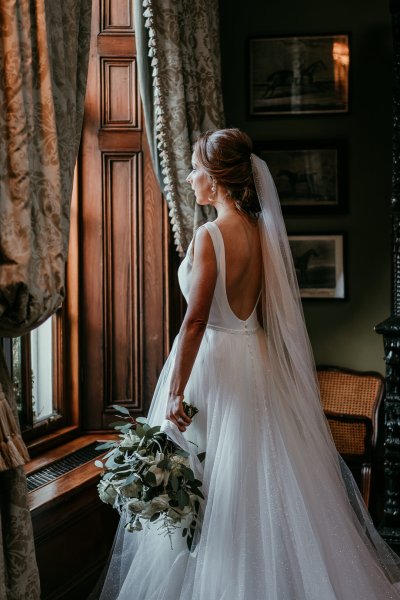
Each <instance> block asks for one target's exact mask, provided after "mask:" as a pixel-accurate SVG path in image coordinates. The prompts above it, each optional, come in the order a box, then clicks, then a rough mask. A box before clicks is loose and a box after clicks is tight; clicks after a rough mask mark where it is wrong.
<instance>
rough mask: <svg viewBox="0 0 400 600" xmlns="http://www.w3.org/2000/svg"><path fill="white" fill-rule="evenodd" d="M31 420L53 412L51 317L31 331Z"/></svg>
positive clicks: (40, 418)
mask: <svg viewBox="0 0 400 600" xmlns="http://www.w3.org/2000/svg"><path fill="white" fill-rule="evenodd" d="M30 335H31V370H32V372H31V377H32V414H33V422H34V423H36V422H37V421H41V420H42V419H46V418H47V417H49V416H51V415H52V414H53V412H54V411H53V357H52V319H51V318H50V319H47V321H45V322H44V323H43V324H42V325H41V326H40V327H37V328H36V329H34V330H33V331H32V332H31V334H30Z"/></svg>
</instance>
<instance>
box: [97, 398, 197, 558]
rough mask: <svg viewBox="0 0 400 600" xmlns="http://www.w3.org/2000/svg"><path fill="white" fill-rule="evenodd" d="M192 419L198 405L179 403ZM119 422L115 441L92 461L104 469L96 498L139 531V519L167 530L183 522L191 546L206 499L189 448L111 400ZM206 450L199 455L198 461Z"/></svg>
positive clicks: (131, 527)
mask: <svg viewBox="0 0 400 600" xmlns="http://www.w3.org/2000/svg"><path fill="white" fill-rule="evenodd" d="M183 405H184V410H185V413H186V414H187V415H188V416H189V417H190V418H192V417H193V416H194V415H195V414H196V413H197V412H198V409H197V408H195V407H194V406H191V405H189V404H187V403H186V402H184V403H183ZM113 408H115V410H116V411H117V412H118V413H119V417H120V418H121V420H120V421H118V422H116V423H112V425H113V426H114V428H115V429H116V430H117V431H118V433H119V438H120V439H119V440H118V441H110V442H105V443H103V444H101V445H100V446H98V447H97V449H98V450H109V452H107V454H106V455H105V456H104V457H103V459H102V460H101V461H100V460H96V461H95V465H96V466H97V467H99V468H101V469H103V472H102V474H101V478H100V482H99V484H98V486H97V488H98V492H99V497H100V499H101V500H102V501H103V502H105V503H107V504H111V506H113V507H114V508H116V509H117V510H118V511H119V513H120V514H121V515H124V516H125V517H126V525H125V527H126V528H127V530H128V531H131V532H133V531H141V530H142V529H143V522H147V523H149V522H152V523H153V522H156V523H157V524H159V527H158V530H159V533H161V534H164V535H168V536H169V537H170V540H171V539H172V538H171V534H172V533H173V531H174V530H175V529H176V528H179V527H182V526H183V528H182V535H183V537H186V541H187V545H188V548H189V550H190V549H191V547H192V542H193V537H194V532H195V528H196V523H197V520H198V518H199V510H200V501H199V498H204V496H203V494H202V492H201V491H200V487H201V485H202V482H201V481H200V480H199V479H196V477H195V475H194V473H193V470H192V469H191V468H190V462H189V453H188V452H186V451H185V450H183V449H182V448H180V447H179V446H177V445H176V444H175V443H174V442H172V441H171V440H170V439H169V438H168V437H167V435H166V434H165V433H164V432H162V431H161V428H160V426H156V427H150V425H149V424H148V423H147V422H146V419H145V418H143V417H138V418H137V419H134V418H133V417H131V416H130V414H129V411H128V409H127V408H125V407H123V406H118V405H113ZM204 456H205V454H204V453H201V454H198V455H197V458H198V459H199V460H200V461H203V460H204Z"/></svg>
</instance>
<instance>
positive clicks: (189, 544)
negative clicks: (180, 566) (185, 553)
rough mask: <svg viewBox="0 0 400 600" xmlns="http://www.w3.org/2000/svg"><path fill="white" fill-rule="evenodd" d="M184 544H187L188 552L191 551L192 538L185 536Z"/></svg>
mask: <svg viewBox="0 0 400 600" xmlns="http://www.w3.org/2000/svg"><path fill="white" fill-rule="evenodd" d="M186 543H187V547H188V549H189V550H191V549H192V543H193V538H192V537H189V536H187V538H186Z"/></svg>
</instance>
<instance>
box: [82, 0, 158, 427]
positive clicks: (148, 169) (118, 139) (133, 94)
mask: <svg viewBox="0 0 400 600" xmlns="http://www.w3.org/2000/svg"><path fill="white" fill-rule="evenodd" d="M129 3H130V0H129ZM128 10H129V11H130V10H131V8H130V7H129V9H128V8H127V4H124V3H123V2H115V3H114V0H110V1H109V2H108V1H107V0H94V2H93V14H92V37H91V47H90V59H89V75H88V84H87V93H86V99H85V115H84V126H83V132H82V143H81V157H80V174H81V178H80V182H81V187H80V194H81V197H80V211H81V212H80V240H79V242H80V243H79V249H80V264H81V272H82V277H81V294H80V307H79V308H80V314H79V328H80V348H79V350H80V367H81V373H80V390H81V397H82V413H83V427H84V429H90V430H93V429H100V428H103V427H106V426H107V423H109V422H110V421H113V420H115V416H114V415H113V414H110V413H112V412H113V411H112V410H110V409H109V408H108V407H109V406H110V404H111V403H114V402H118V403H120V404H121V403H122V404H127V405H128V406H130V407H131V408H133V410H134V411H135V412H136V413H141V414H147V410H148V406H149V403H150V400H151V397H152V394H153V391H154V386H155V383H156V380H157V376H158V374H159V372H160V370H161V367H162V364H163V360H164V358H165V349H166V348H167V346H168V344H167V342H166V338H167V329H168V326H167V312H166V306H167V304H166V295H167V291H168V288H167V284H168V275H167V274H168V272H169V271H168V264H169V263H168V259H167V255H166V254H165V250H166V248H167V238H168V239H169V225H168V220H167V219H165V215H166V206H165V202H164V200H163V198H162V195H161V192H160V189H159V186H158V184H157V181H156V178H155V177H154V173H153V169H152V165H151V159H150V153H149V149H148V146H147V144H146V140H145V134H144V132H143V129H142V128H143V124H142V113H141V104H140V99H139V96H138V86H137V80H136V56H135V52H136V50H135V36H134V35H133V34H128V33H127V30H124V31H122V29H123V28H124V27H125V26H127V24H128V21H129V19H128V16H127V15H128V12H127V11H128ZM101 11H102V12H101ZM107 11H108V12H107ZM129 14H130V13H129ZM129 18H130V17H129ZM104 28H106V30H104ZM119 29H121V30H119ZM117 30H118V31H117ZM106 98H107V100H106ZM142 331H143V333H142Z"/></svg>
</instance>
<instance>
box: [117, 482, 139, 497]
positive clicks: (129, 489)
mask: <svg viewBox="0 0 400 600" xmlns="http://www.w3.org/2000/svg"><path fill="white" fill-rule="evenodd" d="M120 492H121V493H122V494H123V495H124V496H126V497H127V498H137V497H138V494H139V486H138V484H137V483H135V482H132V483H128V485H123V486H122V487H120Z"/></svg>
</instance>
